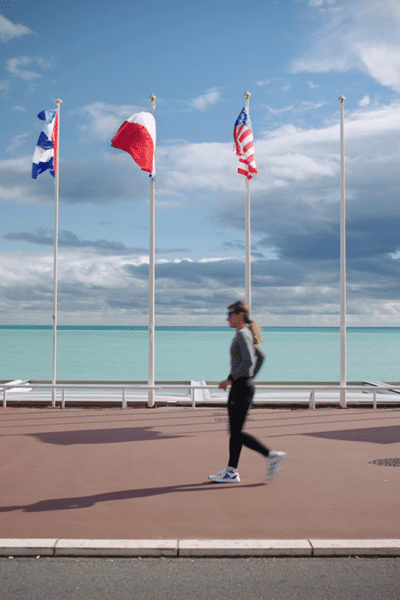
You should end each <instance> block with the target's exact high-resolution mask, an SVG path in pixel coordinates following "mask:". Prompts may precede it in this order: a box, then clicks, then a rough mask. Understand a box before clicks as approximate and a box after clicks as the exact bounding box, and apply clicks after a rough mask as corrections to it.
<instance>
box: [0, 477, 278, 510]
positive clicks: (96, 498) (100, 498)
mask: <svg viewBox="0 0 400 600" xmlns="http://www.w3.org/2000/svg"><path fill="white" fill-rule="evenodd" d="M264 485H266V482H262V483H253V484H243V485H242V484H237V483H235V484H226V483H221V484H216V483H210V482H203V483H192V484H184V485H173V486H166V487H156V488H142V489H137V490H122V491H119V492H109V493H104V494H95V495H93V496H78V497H76V498H54V499H52V500H41V501H40V502H36V503H35V504H29V505H27V506H2V507H0V513H6V512H12V511H14V510H22V511H23V512H28V513H31V512H46V511H53V510H71V509H73V508H89V507H90V506H94V505H95V504H97V503H98V502H113V501H114V500H133V499H135V498H148V497H150V496H160V495H161V494H174V493H176V492H199V491H211V490H221V488H225V489H229V488H231V489H232V487H235V488H239V487H242V488H243V487H244V488H255V487H261V486H264Z"/></svg>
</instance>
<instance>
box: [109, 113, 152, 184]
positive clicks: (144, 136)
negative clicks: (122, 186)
mask: <svg viewBox="0 0 400 600" xmlns="http://www.w3.org/2000/svg"><path fill="white" fill-rule="evenodd" d="M111 146H113V147H114V148H119V149H120V150H125V152H128V154H130V155H131V156H132V158H133V160H134V161H135V162H137V164H138V165H139V167H140V168H141V169H142V171H147V172H148V173H150V175H151V176H153V177H154V175H155V172H156V169H155V163H154V151H155V148H156V120H155V118H154V116H153V115H152V113H150V112H140V113H136V114H134V115H132V116H131V117H129V119H127V120H126V121H125V122H124V123H122V125H121V127H120V128H119V129H118V132H117V134H116V135H115V136H114V138H113V140H112V142H111Z"/></svg>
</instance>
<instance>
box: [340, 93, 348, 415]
mask: <svg viewBox="0 0 400 600" xmlns="http://www.w3.org/2000/svg"><path fill="white" fill-rule="evenodd" d="M345 100H346V98H345V97H344V96H340V98H339V102H340V104H341V116H340V156H341V160H340V163H341V202H340V387H341V388H344V387H345V386H346V385H347V357H346V333H347V326H346V197H345V165H344V102H345ZM340 407H341V408H346V390H345V389H341V390H340Z"/></svg>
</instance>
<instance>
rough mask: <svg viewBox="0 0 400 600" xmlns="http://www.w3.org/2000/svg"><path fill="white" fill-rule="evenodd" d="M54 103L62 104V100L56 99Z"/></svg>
mask: <svg viewBox="0 0 400 600" xmlns="http://www.w3.org/2000/svg"><path fill="white" fill-rule="evenodd" d="M54 102H55V103H56V104H62V100H60V99H59V98H56V99H55V100H54Z"/></svg>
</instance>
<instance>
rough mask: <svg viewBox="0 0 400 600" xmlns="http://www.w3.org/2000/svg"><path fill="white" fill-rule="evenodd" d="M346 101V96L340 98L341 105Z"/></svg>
mask: <svg viewBox="0 0 400 600" xmlns="http://www.w3.org/2000/svg"><path fill="white" fill-rule="evenodd" d="M345 100H346V98H345V97H344V96H340V98H339V102H340V103H341V104H343V102H344V101H345Z"/></svg>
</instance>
